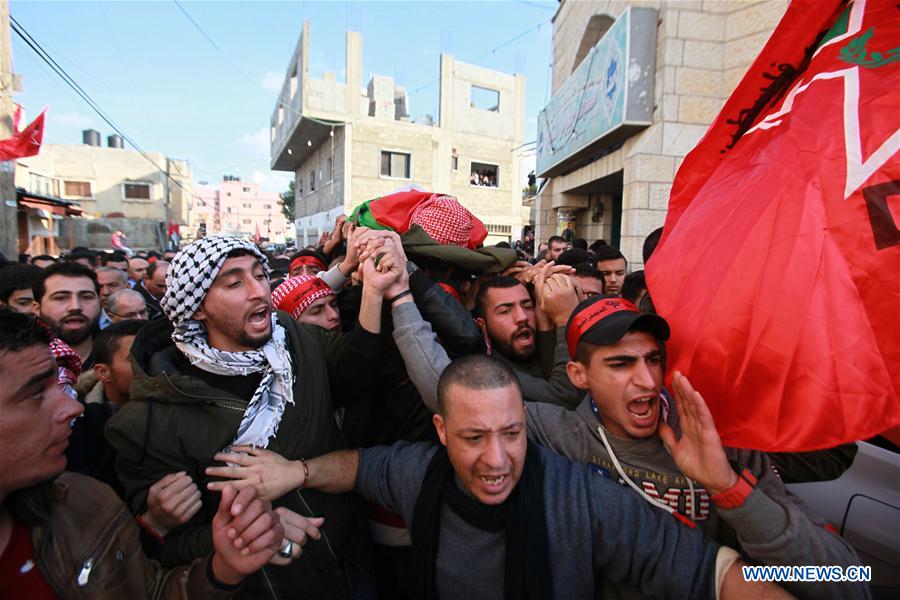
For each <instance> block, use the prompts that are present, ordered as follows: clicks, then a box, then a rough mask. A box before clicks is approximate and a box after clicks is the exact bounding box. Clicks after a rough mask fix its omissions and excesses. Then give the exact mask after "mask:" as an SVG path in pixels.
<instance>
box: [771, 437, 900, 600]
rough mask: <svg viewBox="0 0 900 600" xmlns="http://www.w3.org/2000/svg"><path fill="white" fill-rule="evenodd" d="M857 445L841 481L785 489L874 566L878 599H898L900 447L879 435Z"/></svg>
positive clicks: (872, 582) (863, 559) (840, 478)
mask: <svg viewBox="0 0 900 600" xmlns="http://www.w3.org/2000/svg"><path fill="white" fill-rule="evenodd" d="M857 444H858V446H859V451H858V452H857V454H856V457H855V458H854V460H853V464H852V465H851V466H850V468H849V469H847V470H846V471H845V472H844V473H843V475H841V476H840V477H838V478H837V479H834V480H832V481H821V482H812V483H793V484H790V485H788V486H787V487H788V489H789V490H790V491H791V492H793V493H794V494H796V495H798V496H800V497H801V498H802V499H803V501H804V502H806V504H807V505H808V506H809V508H810V509H812V510H813V511H814V512H816V513H818V514H820V515H822V516H823V517H825V518H826V519H828V520H829V521H830V522H831V523H832V524H834V526H835V528H837V530H838V533H840V534H841V536H843V537H844V539H845V540H847V541H848V542H849V543H850V544H852V545H853V547H854V548H855V549H856V551H857V553H858V554H859V557H860V559H861V560H862V563H863V564H864V565H869V566H871V567H872V581H871V590H872V595H873V596H874V597H875V598H892V599H893V598H900V448H898V447H897V446H895V445H894V444H892V443H891V442H889V441H887V440H885V439H884V438H880V437H879V438H873V440H870V441H868V442H858V443H857Z"/></svg>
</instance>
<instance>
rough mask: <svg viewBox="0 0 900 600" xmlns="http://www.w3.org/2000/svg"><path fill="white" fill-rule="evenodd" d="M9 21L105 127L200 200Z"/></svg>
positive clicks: (17, 33)
mask: <svg viewBox="0 0 900 600" xmlns="http://www.w3.org/2000/svg"><path fill="white" fill-rule="evenodd" d="M9 20H10V24H11V25H12V30H13V31H14V32H15V34H16V35H18V36H19V38H20V39H21V40H22V41H23V42H25V44H26V45H28V47H29V48H31V50H32V51H33V52H34V53H35V54H37V55H38V57H39V58H40V59H41V60H43V61H44V62H45V63H47V65H48V66H49V67H50V68H51V69H52V70H53V71H54V72H55V73H56V74H57V75H59V77H60V78H62V80H63V81H64V82H65V83H66V84H67V85H68V86H69V87H71V88H72V89H73V90H74V91H75V93H76V94H78V95H79V96H80V97H81V99H82V100H84V101H85V102H86V103H87V105H88V106H89V107H91V109H92V110H93V111H94V112H95V113H97V115H99V116H100V118H101V119H103V121H104V122H106V124H107V125H109V126H110V127H112V129H113V130H114V131H115V132H116V133H118V134H119V135H120V136H122V139H124V140H125V141H127V142H128V143H129V144H131V145H132V147H134V149H135V150H137V151H138V153H140V155H141V156H143V157H144V158H145V159H146V160H147V162H149V163H150V164H151V165H153V166H154V167H155V168H156V169H157V170H158V171H160V172H162V173H165V175H166V178H167V179H169V180H170V181H171V182H172V183H174V184H175V185H177V186H178V187H180V188H181V189H182V190H184V192H185V193H186V194H188V195H189V196H193V197H194V198H197V199H199V198H200V197H199V196H197V195H196V194H194V193H193V192H191V191H190V190H188V189H187V188H186V187H184V186H183V185H182V184H181V182H180V181H178V180H177V179H175V178H174V177H172V176H171V175H170V174H169V170H168V169H163V168H162V167H160V166H159V165H158V164H156V161H154V160H153V158H151V157H150V155H149V154H147V152H146V151H144V149H143V148H141V147H140V145H138V144H137V142H135V141H134V139H132V137H131V136H129V135H128V134H126V133H125V132H124V131H122V129H121V128H120V127H119V126H118V125H116V124H115V123H114V122H113V120H112V119H111V118H110V117H109V116H108V115H107V114H106V113H105V112H104V111H103V109H101V108H100V105H98V104H97V102H96V101H94V99H93V98H91V96H90V95H89V94H88V93H87V92H86V91H84V89H83V88H82V87H81V86H80V85H78V83H77V82H76V81H75V80H74V79H73V78H72V76H71V75H69V74H68V73H67V72H66V70H65V69H63V68H62V67H61V66H60V65H59V63H57V62H56V61H55V60H54V59H53V57H52V56H50V54H48V53H47V51H46V50H44V48H43V47H42V46H41V45H40V43H38V41H37V40H35V39H34V38H33V37H32V36H31V34H30V33H28V31H26V30H25V28H24V27H22V25H21V24H20V23H19V22H18V21H17V20H16V19H15V17H13V16H12V15H10V16H9Z"/></svg>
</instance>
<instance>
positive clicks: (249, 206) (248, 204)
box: [241, 202, 253, 208]
mask: <svg viewBox="0 0 900 600" xmlns="http://www.w3.org/2000/svg"><path fill="white" fill-rule="evenodd" d="M241 206H243V207H244V208H253V205H252V204H250V203H249V202H244V203H243V204H242V205H241Z"/></svg>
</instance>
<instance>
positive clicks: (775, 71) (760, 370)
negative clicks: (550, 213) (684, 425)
mask: <svg viewBox="0 0 900 600" xmlns="http://www.w3.org/2000/svg"><path fill="white" fill-rule="evenodd" d="M898 26H900V12H898V11H897V10H896V8H895V7H894V6H893V4H892V3H889V2H873V1H869V2H865V1H864V0H857V1H856V2H854V3H853V4H851V5H850V6H849V7H845V5H842V4H841V2H839V1H838V0H828V1H827V2H826V1H823V0H816V1H814V2H813V1H809V0H806V1H796V0H795V2H793V3H792V4H791V5H790V6H789V7H788V10H787V12H786V13H785V15H784V17H783V18H782V21H781V23H780V24H779V25H778V28H777V29H776V30H775V32H774V33H773V35H772V37H771V39H770V40H769V42H768V43H767V44H766V47H765V48H764V49H763V51H762V52H761V54H760V56H759V57H758V58H757V59H756V61H755V62H754V63H753V65H752V66H751V67H750V70H749V71H748V72H747V74H746V76H745V77H744V79H743V80H742V81H741V83H740V84H739V85H738V87H737V89H736V90H735V91H734V94H733V95H732V96H731V98H730V99H729V100H728V102H726V104H725V106H724V107H723V109H722V112H721V113H720V114H719V116H718V117H717V119H716V121H715V122H714V123H713V124H712V126H711V127H710V129H709V131H708V132H707V134H706V135H705V137H704V138H703V139H702V140H701V141H700V143H699V144H698V146H697V147H696V148H695V149H694V150H693V151H692V152H691V153H690V154H689V155H688V156H687V157H686V158H685V160H684V163H683V164H682V166H681V169H680V170H679V172H678V175H677V176H676V179H675V184H674V186H673V189H672V195H671V199H670V202H669V213H668V216H667V219H666V224H665V228H664V234H663V238H662V240H661V242H660V245H659V247H658V248H657V250H656V252H655V253H654V255H653V257H652V259H651V260H650V261H649V263H648V265H647V277H648V283H649V288H650V291H651V294H652V297H653V302H654V304H655V305H656V307H657V309H658V310H659V312H660V313H661V314H662V315H664V316H665V317H666V318H667V319H668V320H669V322H670V324H671V325H672V340H671V342H670V345H669V365H670V367H671V369H670V372H672V371H674V370H675V369H678V370H681V371H682V372H684V373H685V374H686V375H688V377H689V378H690V379H691V382H692V383H693V384H694V386H695V387H696V388H697V389H698V390H700V391H701V393H703V395H704V398H706V400H707V402H709V404H710V409H711V411H712V413H713V416H714V417H715V419H716V424H717V426H718V428H719V431H720V434H721V436H722V440H723V442H724V443H726V444H727V445H730V446H737V447H743V448H757V449H761V450H781V451H802V450H814V449H818V448H825V447H830V446H834V445H837V444H840V443H844V442H848V441H852V440H857V439H864V438H867V437H870V436H873V435H875V434H877V433H879V432H882V431H884V430H886V429H888V428H889V427H891V426H894V425H897V424H898V423H900V403H898V398H900V229H898V223H900V206H898V203H900V155H898V152H900V93H898V91H897V90H898V87H897V84H898V81H900V54H898V51H897V49H896V48H895V46H896V39H895V37H896V36H895V32H896V31H897V28H898ZM829 28H830V29H829ZM825 31H827V33H826V34H825V35H824V37H820V33H822V32H825ZM804 67H805V70H804ZM798 72H799V75H797V73H798Z"/></svg>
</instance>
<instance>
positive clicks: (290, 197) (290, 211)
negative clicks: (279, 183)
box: [281, 179, 296, 223]
mask: <svg viewBox="0 0 900 600" xmlns="http://www.w3.org/2000/svg"><path fill="white" fill-rule="evenodd" d="M294 186H295V183H294V180H293V179H292V180H291V183H290V185H288V189H287V191H286V192H282V193H281V214H283V215H284V218H285V219H287V220H288V223H293V222H294V214H295V213H296V211H295V210H294Z"/></svg>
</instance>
